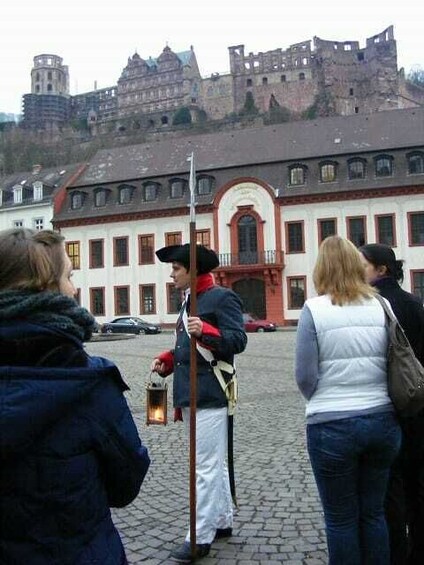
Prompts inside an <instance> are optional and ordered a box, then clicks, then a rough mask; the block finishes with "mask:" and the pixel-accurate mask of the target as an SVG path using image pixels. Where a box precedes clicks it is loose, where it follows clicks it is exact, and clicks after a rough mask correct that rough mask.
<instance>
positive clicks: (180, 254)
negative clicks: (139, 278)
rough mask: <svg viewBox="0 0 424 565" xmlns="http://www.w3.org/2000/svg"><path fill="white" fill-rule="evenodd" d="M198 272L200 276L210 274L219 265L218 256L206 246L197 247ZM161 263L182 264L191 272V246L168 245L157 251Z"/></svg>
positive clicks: (187, 244)
mask: <svg viewBox="0 0 424 565" xmlns="http://www.w3.org/2000/svg"><path fill="white" fill-rule="evenodd" d="M196 250H197V252H196V254H197V257H196V260H197V272H198V274H199V275H204V274H206V273H210V272H211V271H212V270H213V269H215V267H218V265H219V259H218V255H217V254H216V253H215V251H212V249H208V248H207V247H205V246H204V245H196ZM156 255H157V257H158V259H159V261H162V263H173V262H174V261H175V262H176V263H181V264H182V265H184V267H185V268H186V269H187V270H190V244H189V243H186V244H184V245H168V246H167V247H162V248H161V249H158V251H156Z"/></svg>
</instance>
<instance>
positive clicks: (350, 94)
mask: <svg viewBox="0 0 424 565" xmlns="http://www.w3.org/2000/svg"><path fill="white" fill-rule="evenodd" d="M349 96H353V88H349Z"/></svg>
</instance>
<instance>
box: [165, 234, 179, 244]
mask: <svg viewBox="0 0 424 565" xmlns="http://www.w3.org/2000/svg"><path fill="white" fill-rule="evenodd" d="M181 243H182V234H181V232H180V231H172V232H168V233H166V234H165V245H181Z"/></svg>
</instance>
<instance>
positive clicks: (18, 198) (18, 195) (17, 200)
mask: <svg viewBox="0 0 424 565" xmlns="http://www.w3.org/2000/svg"><path fill="white" fill-rule="evenodd" d="M13 203H14V204H21V203H22V186H20V185H19V184H18V185H16V186H14V187H13Z"/></svg>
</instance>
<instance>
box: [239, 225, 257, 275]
mask: <svg viewBox="0 0 424 565" xmlns="http://www.w3.org/2000/svg"><path fill="white" fill-rule="evenodd" d="M237 236H238V251H239V263H240V264H241V265H249V264H254V263H257V261H258V236H257V226H256V220H255V218H254V217H253V216H251V215H250V214H246V215H244V216H241V218H240V219H239V221H238V223H237Z"/></svg>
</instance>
